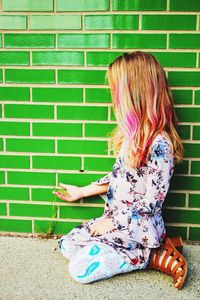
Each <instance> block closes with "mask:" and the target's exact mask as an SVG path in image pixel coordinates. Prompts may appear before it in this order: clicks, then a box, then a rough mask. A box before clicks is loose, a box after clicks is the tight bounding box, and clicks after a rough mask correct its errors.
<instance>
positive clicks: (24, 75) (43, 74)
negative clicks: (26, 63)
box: [5, 69, 55, 83]
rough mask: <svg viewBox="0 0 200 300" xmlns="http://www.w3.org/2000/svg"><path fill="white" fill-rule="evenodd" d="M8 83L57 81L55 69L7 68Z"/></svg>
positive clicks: (6, 79) (6, 78) (6, 80)
mask: <svg viewBox="0 0 200 300" xmlns="http://www.w3.org/2000/svg"><path fill="white" fill-rule="evenodd" d="M5 82H7V83H55V71H54V70H33V69H32V70H30V69H29V70H25V69H6V70H5Z"/></svg>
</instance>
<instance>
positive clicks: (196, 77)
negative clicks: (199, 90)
mask: <svg viewBox="0 0 200 300" xmlns="http://www.w3.org/2000/svg"><path fill="white" fill-rule="evenodd" d="M168 80H169V84H170V85H171V86H199V82H200V72H197V71H195V72H194V71H193V72H185V71H184V72H179V71H178V72H173V71H169V73H168Z"/></svg>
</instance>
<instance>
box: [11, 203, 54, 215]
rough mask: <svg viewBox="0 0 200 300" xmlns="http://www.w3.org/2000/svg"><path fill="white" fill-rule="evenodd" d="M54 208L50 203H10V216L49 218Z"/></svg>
mask: <svg viewBox="0 0 200 300" xmlns="http://www.w3.org/2000/svg"><path fill="white" fill-rule="evenodd" d="M55 213H56V208H55V207H53V206H51V205H41V204H38V205H37V204H30V203H29V204H19V203H16V204H15V203H10V216H26V217H39V218H40V217H46V218H51V217H52V216H53V215H54V214H55Z"/></svg>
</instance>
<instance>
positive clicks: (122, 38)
mask: <svg viewBox="0 0 200 300" xmlns="http://www.w3.org/2000/svg"><path fill="white" fill-rule="evenodd" d="M117 48H123V49H126V48H139V49H140V48H144V49H149V48H150V49H155V48H156V49H157V48H158V49H164V48H166V34H146V33H126V34H123V33H113V49H117Z"/></svg>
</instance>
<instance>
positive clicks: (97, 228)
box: [90, 218, 116, 236]
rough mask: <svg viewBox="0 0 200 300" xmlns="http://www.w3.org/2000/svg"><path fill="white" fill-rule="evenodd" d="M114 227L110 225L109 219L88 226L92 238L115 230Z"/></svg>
mask: <svg viewBox="0 0 200 300" xmlns="http://www.w3.org/2000/svg"><path fill="white" fill-rule="evenodd" d="M115 229H116V228H115V226H114V225H113V223H112V219H111V218H107V219H102V220H96V221H94V223H93V224H92V225H91V226H90V233H91V234H92V235H93V236H96V235H99V234H100V235H101V234H104V233H106V232H108V231H113V230H115Z"/></svg>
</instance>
